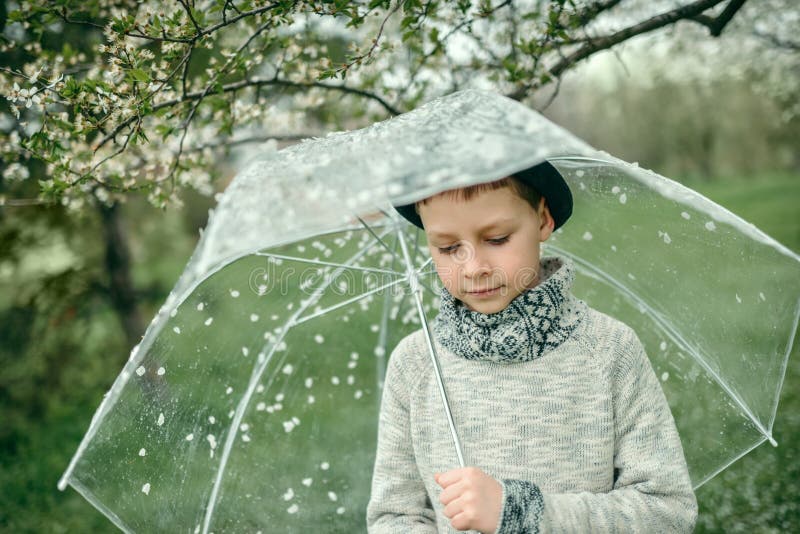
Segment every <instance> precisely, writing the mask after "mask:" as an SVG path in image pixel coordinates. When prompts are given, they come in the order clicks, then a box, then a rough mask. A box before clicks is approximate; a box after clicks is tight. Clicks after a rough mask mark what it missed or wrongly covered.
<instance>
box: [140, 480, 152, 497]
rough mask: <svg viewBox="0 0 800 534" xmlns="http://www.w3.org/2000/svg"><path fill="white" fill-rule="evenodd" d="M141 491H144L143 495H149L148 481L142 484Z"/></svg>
mask: <svg viewBox="0 0 800 534" xmlns="http://www.w3.org/2000/svg"><path fill="white" fill-rule="evenodd" d="M142 493H144V494H145V495H150V483H149V482H148V483H146V484H145V485H144V486H142Z"/></svg>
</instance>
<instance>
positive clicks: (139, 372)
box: [136, 365, 145, 376]
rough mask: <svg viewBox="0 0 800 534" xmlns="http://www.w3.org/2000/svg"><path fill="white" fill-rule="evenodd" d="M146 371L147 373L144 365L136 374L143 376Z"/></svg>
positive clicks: (138, 368) (137, 369)
mask: <svg viewBox="0 0 800 534" xmlns="http://www.w3.org/2000/svg"><path fill="white" fill-rule="evenodd" d="M144 371H145V369H144V365H140V366H139V367H137V368H136V374H137V375H139V376H142V375H143V374H144Z"/></svg>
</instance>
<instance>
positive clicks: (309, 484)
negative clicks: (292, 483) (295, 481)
mask: <svg viewBox="0 0 800 534" xmlns="http://www.w3.org/2000/svg"><path fill="white" fill-rule="evenodd" d="M312 482H313V479H310V478H304V479H303V485H304V486H305V487H307V488H308V487H310V486H311V483H312Z"/></svg>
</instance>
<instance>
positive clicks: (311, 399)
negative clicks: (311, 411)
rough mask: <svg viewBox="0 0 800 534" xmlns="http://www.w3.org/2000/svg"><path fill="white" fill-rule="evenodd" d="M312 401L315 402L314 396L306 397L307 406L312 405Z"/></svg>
mask: <svg viewBox="0 0 800 534" xmlns="http://www.w3.org/2000/svg"><path fill="white" fill-rule="evenodd" d="M314 401H315V399H314V395H309V396H308V403H309V404H314Z"/></svg>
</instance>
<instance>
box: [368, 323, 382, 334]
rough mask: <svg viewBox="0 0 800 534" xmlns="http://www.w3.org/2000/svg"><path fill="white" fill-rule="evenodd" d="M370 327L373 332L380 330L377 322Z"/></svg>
mask: <svg viewBox="0 0 800 534" xmlns="http://www.w3.org/2000/svg"><path fill="white" fill-rule="evenodd" d="M369 329H370V330H371V331H373V332H377V331H378V330H380V327H379V326H378V325H376V324H373V325H370V326H369Z"/></svg>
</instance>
